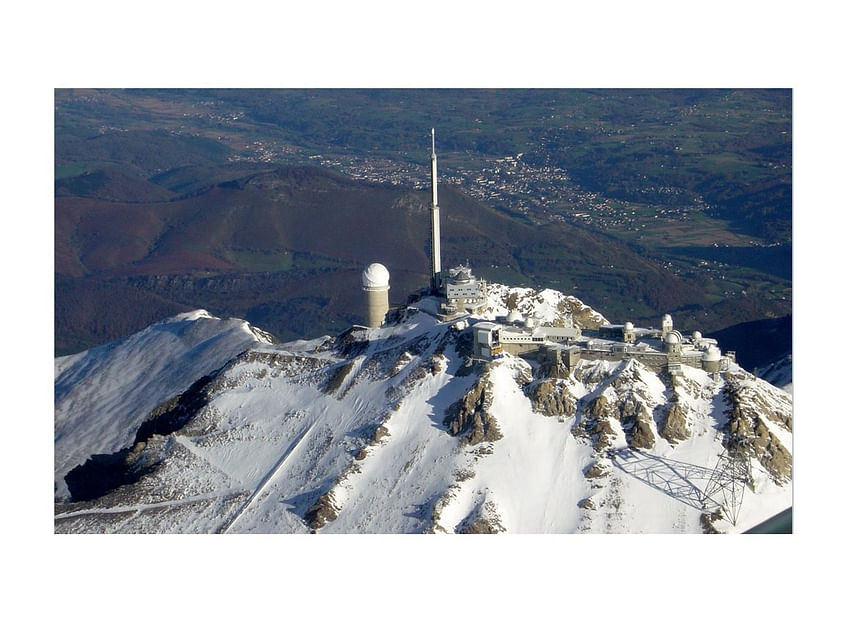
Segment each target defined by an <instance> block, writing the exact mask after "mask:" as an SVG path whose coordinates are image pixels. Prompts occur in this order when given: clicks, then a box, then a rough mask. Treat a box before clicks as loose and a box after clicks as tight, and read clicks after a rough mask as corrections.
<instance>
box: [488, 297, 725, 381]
mask: <svg viewBox="0 0 845 634" xmlns="http://www.w3.org/2000/svg"><path fill="white" fill-rule="evenodd" d="M472 341H473V356H474V357H475V358H476V359H480V360H491V359H495V358H497V357H499V356H501V355H502V354H503V353H505V352H507V353H509V354H513V355H519V356H533V357H534V358H536V359H538V360H539V361H541V362H543V363H544V364H546V365H547V366H548V367H549V369H550V370H551V371H552V374H554V373H555V372H557V373H565V372H567V371H569V370H571V369H572V368H573V367H575V365H576V364H577V363H578V361H580V360H581V359H587V360H603V359H604V360H608V361H621V360H624V359H636V360H637V361H639V362H640V363H642V364H644V365H646V366H648V367H650V368H653V369H655V370H662V369H666V370H667V371H668V372H669V373H670V374H677V373H680V372H681V367H682V366H684V365H686V366H691V367H694V368H700V369H702V370H704V371H706V372H710V373H717V372H722V371H723V370H725V369H727V365H728V363H729V362H730V361H735V360H736V359H735V355H734V354H733V353H732V352H729V353H728V354H727V355H725V356H723V355H722V352H721V350H720V349H719V347H718V344H717V341H716V340H715V339H710V338H708V337H702V335H701V333H700V332H698V331H695V332H693V333H692V335H690V336H689V337H685V336H684V335H682V334H681V333H680V332H679V331H678V330H675V329H674V327H673V324H672V317H671V316H670V315H664V316H663V320H662V324H661V327H660V328H659V329H658V328H636V327H634V325H633V324H632V323H631V322H626V323H625V324H622V325H616V324H608V325H605V326H600V327H599V328H598V330H582V329H581V328H578V327H570V328H556V327H550V326H538V325H537V324H536V323H535V322H534V319H533V318H531V317H527V318H523V317H522V316H521V315H519V314H518V313H516V312H515V311H511V313H510V314H509V315H508V316H507V317H506V318H504V319H500V320H497V321H495V322H491V321H479V322H476V323H475V324H473V326H472Z"/></svg>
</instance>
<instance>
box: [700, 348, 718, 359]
mask: <svg viewBox="0 0 845 634" xmlns="http://www.w3.org/2000/svg"><path fill="white" fill-rule="evenodd" d="M721 358H722V351H721V350H719V348H717V347H716V346H710V347H709V348H707V352H705V353H704V357H703V359H704V361H719V360H720V359H721Z"/></svg>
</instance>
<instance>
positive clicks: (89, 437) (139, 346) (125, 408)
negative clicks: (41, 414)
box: [55, 310, 270, 497]
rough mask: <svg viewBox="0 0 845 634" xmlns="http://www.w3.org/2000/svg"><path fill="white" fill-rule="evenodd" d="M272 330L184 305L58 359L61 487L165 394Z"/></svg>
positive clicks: (122, 442)
mask: <svg viewBox="0 0 845 634" xmlns="http://www.w3.org/2000/svg"><path fill="white" fill-rule="evenodd" d="M268 337H269V335H267V334H266V333H262V332H261V331H259V330H257V329H255V328H253V327H251V326H250V325H249V324H247V323H246V322H244V321H241V320H238V319H226V320H222V319H218V318H216V317H213V316H212V315H210V314H208V313H207V312H206V311H203V310H197V311H193V312H190V313H183V314H181V315H177V316H175V317H173V318H171V319H167V320H164V321H161V322H158V323H155V324H153V325H151V326H149V327H147V328H145V329H144V330H142V331H140V332H138V333H136V334H134V335H132V336H130V337H127V338H126V339H124V340H122V341H119V342H116V343H113V344H109V345H105V346H101V347H98V348H94V349H92V350H87V351H85V352H81V353H79V354H75V355H71V356H66V357H59V358H57V359H56V360H55V408H56V417H55V452H56V472H55V478H56V495H57V497H66V496H67V495H68V493H69V492H68V490H67V487H66V485H65V482H64V476H65V475H66V474H67V473H68V471H70V470H71V469H72V468H73V467H75V466H77V465H79V464H82V463H83V462H85V460H86V459H87V458H88V457H89V456H91V455H92V454H99V453H112V452H114V451H117V450H118V449H120V448H122V447H124V446H126V445H127V444H128V443H129V442H130V441H131V440H132V439H133V438H134V436H135V433H136V432H137V430H138V427H139V426H140V423H141V421H142V420H143V419H144V417H145V416H146V415H147V414H148V413H149V412H150V410H152V409H153V408H155V407H156V406H157V405H159V404H160V403H162V402H163V401H165V400H167V399H168V398H171V397H173V396H175V395H177V394H179V393H181V392H183V391H184V390H185V389H187V388H188V386H190V385H191V383H193V382H194V381H196V380H197V379H198V378H200V377H201V376H203V375H205V374H208V373H209V372H211V371H213V370H215V369H217V368H219V367H220V366H221V365H223V363H225V362H226V361H228V360H229V359H230V358H232V357H233V356H234V355H236V354H238V353H239V352H242V351H243V350H246V349H247V348H248V347H250V346H251V345H253V344H254V343H256V342H257V341H269V340H270V339H269V338H268Z"/></svg>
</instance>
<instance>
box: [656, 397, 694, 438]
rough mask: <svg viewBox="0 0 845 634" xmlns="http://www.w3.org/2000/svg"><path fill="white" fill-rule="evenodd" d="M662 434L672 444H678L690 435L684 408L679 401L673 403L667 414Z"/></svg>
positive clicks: (661, 429) (661, 430)
mask: <svg viewBox="0 0 845 634" xmlns="http://www.w3.org/2000/svg"><path fill="white" fill-rule="evenodd" d="M659 433H660V436H661V437H662V438H664V439H666V440H668V441H669V442H670V443H672V444H677V443H679V442H681V441H683V440H686V439H688V438H689V437H690V430H689V425H688V424H687V417H686V413H685V412H684V408H683V407H681V406H680V405H679V404H678V403H672V404H671V405H670V406H669V409H668V411H667V414H666V420H665V421H664V422H663V426H662V427H661V428H660V432H659Z"/></svg>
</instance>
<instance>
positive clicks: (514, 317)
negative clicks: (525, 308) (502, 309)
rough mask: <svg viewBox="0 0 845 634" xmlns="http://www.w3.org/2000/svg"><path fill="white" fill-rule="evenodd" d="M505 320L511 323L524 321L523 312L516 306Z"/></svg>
mask: <svg viewBox="0 0 845 634" xmlns="http://www.w3.org/2000/svg"><path fill="white" fill-rule="evenodd" d="M505 321H506V322H508V323H509V324H512V323H514V322H515V321H522V313H520V312H519V311H518V310H517V309H516V308H514V309H513V310H512V311H511V312H509V313H508V316H507V317H505Z"/></svg>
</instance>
